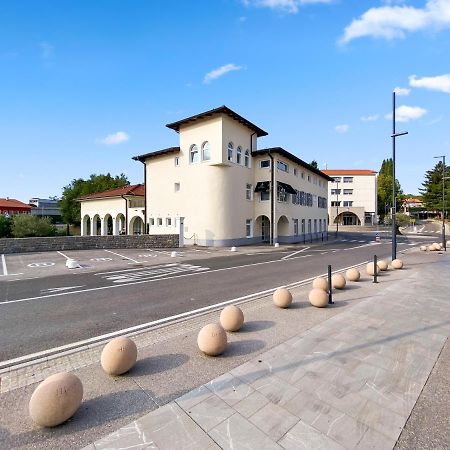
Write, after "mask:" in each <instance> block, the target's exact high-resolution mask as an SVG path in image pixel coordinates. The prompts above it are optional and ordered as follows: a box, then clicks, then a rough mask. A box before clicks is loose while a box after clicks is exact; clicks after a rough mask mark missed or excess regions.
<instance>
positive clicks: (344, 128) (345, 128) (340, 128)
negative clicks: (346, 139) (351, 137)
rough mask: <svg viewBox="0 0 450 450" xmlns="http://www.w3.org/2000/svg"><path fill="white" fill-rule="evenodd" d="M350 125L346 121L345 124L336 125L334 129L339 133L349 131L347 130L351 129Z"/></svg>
mask: <svg viewBox="0 0 450 450" xmlns="http://www.w3.org/2000/svg"><path fill="white" fill-rule="evenodd" d="M349 128H350V127H349V126H348V125H347V124H346V123H344V124H342V125H336V126H335V127H334V129H335V130H336V131H337V132H338V133H347V131H348V130H349Z"/></svg>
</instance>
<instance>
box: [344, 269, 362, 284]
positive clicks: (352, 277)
mask: <svg viewBox="0 0 450 450" xmlns="http://www.w3.org/2000/svg"><path fill="white" fill-rule="evenodd" d="M345 276H346V277H347V280H348V281H359V279H360V278H361V274H360V273H359V270H358V269H348V270H347V272H345Z"/></svg>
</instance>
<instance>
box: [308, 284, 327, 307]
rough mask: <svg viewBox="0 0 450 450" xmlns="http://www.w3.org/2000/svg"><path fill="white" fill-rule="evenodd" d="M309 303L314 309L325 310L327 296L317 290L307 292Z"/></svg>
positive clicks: (322, 291)
mask: <svg viewBox="0 0 450 450" xmlns="http://www.w3.org/2000/svg"><path fill="white" fill-rule="evenodd" d="M308 299H309V302H310V303H311V305H313V306H315V307H316V308H325V307H326V306H327V305H328V294H327V293H326V292H325V291H324V290H323V289H319V288H314V289H312V290H311V291H310V292H309V295H308Z"/></svg>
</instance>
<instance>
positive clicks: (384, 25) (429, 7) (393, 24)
mask: <svg viewBox="0 0 450 450" xmlns="http://www.w3.org/2000/svg"><path fill="white" fill-rule="evenodd" d="M449 26H450V1H449V0H427V2H426V3H425V6H424V7H423V8H414V7H412V6H381V7H378V8H370V9H368V10H367V11H366V12H365V13H364V14H363V15H362V16H360V17H359V18H358V19H354V20H353V21H352V23H351V24H350V25H348V26H347V27H346V28H345V30H344V35H343V36H342V38H341V39H340V43H341V44H346V43H348V42H350V41H351V40H352V39H356V38H360V37H364V36H372V37H375V38H384V39H396V38H404V37H405V35H406V33H408V32H414V31H420V30H425V29H433V30H439V29H442V28H446V27H449Z"/></svg>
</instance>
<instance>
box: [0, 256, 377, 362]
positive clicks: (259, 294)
mask: <svg viewBox="0 0 450 450" xmlns="http://www.w3.org/2000/svg"><path fill="white" fill-rule="evenodd" d="M270 262H280V260H275V261H270ZM368 262H370V261H364V262H361V263H358V264H354V265H353V266H349V267H344V268H342V269H339V270H335V271H333V272H332V273H338V272H343V271H345V270H348V269H352V268H353V267H358V266H362V265H364V264H367V263H368ZM256 264H266V263H256ZM241 267H245V266H241ZM218 270H222V269H218ZM211 272H213V271H211ZM188 275H195V274H188ZM188 275H180V276H188ZM326 275H327V274H326V273H323V274H320V275H315V276H313V277H311V278H306V279H304V280H301V281H296V282H294V283H290V284H285V285H282V286H278V287H274V288H270V289H266V290H264V291H259V292H254V293H253V294H248V295H244V296H243V297H237V298H234V299H232V300H225V301H223V302H219V303H216V304H214V305H209V306H204V307H203V308H198V309H194V310H191V311H186V312H183V313H180V314H176V315H174V316H170V317H164V318H163V319H158V320H154V321H153V322H147V323H143V324H140V325H136V326H134V327H130V328H124V329H122V330H118V331H113V332H112V333H107V334H103V335H100V336H96V337H92V338H89V339H85V340H83V341H78V342H74V343H72V344H66V345H63V346H61V347H54V348H51V349H48V350H43V351H40V352H37V353H33V354H30V355H24V356H20V357H18V358H14V359H10V360H8V361H2V362H1V363H0V370H1V369H3V368H4V367H10V366H13V365H15V364H19V363H24V362H30V364H31V361H33V360H36V359H37V358H40V357H44V356H47V355H50V354H55V353H61V352H63V351H66V350H69V349H73V348H78V347H83V346H87V345H89V344H92V343H99V342H102V341H105V340H109V339H111V338H112V337H116V336H123V335H130V334H132V333H135V332H137V331H140V330H142V329H146V328H150V327H154V326H156V325H160V324H164V323H166V322H172V321H175V320H178V319H183V318H187V317H189V316H195V315H198V314H200V313H203V312H208V311H210V310H214V309H218V308H221V307H222V306H225V305H230V304H233V303H242V302H245V301H248V300H252V299H254V298H258V297H262V296H264V295H267V294H271V293H272V292H275V290H276V289H278V288H280V287H286V288H289V287H291V288H295V287H299V286H302V285H304V284H306V283H309V282H311V281H312V280H314V278H316V277H317V276H326ZM140 283H146V281H143V282H140ZM134 284H138V283H134ZM108 287H109V288H111V287H122V286H108ZM96 289H98V288H94V289H90V290H96ZM86 291H87V290H86ZM86 291H81V292H86ZM74 293H75V292H66V293H62V294H53V295H49V296H48V297H50V296H55V295H65V294H74ZM37 298H41V297H37ZM29 300H31V299H29ZM17 301H24V300H13V302H17ZM9 303H12V302H9ZM1 304H2V303H0V305H1Z"/></svg>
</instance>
